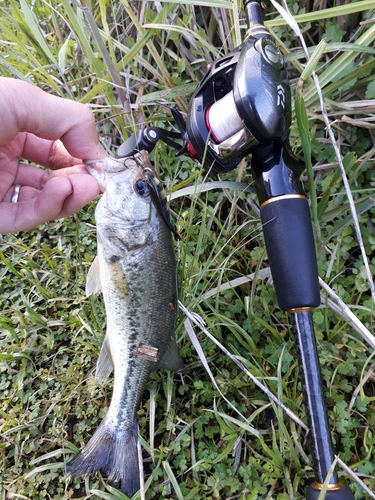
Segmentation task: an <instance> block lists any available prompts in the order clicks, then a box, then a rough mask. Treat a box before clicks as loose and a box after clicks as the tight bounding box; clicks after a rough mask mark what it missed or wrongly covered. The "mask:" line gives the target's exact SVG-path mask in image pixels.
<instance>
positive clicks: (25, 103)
mask: <svg viewBox="0 0 375 500" xmlns="http://www.w3.org/2000/svg"><path fill="white" fill-rule="evenodd" d="M0 95H1V99H0V116H1V121H0V147H1V146H3V145H5V144H8V143H9V142H10V141H11V140H12V139H14V138H15V137H16V135H17V134H18V133H19V132H31V133H33V134H35V135H37V136H39V137H42V138H44V139H50V140H53V141H55V140H57V139H60V140H61V141H62V142H63V143H64V145H65V147H66V149H67V150H68V151H69V153H70V154H71V155H72V156H74V157H76V158H81V159H86V158H101V157H103V156H105V153H104V150H103V149H102V148H101V146H100V145H99V139H98V135H97V132H96V128H95V120H94V116H93V114H92V112H91V111H90V109H89V108H88V107H87V106H85V105H84V104H80V103H78V102H75V101H71V100H68V99H63V98H61V97H56V96H53V95H50V94H47V93H46V92H43V91H42V90H41V89H39V88H37V87H34V86H33V85H30V84H28V83H25V82H23V81H20V80H14V79H12V78H4V77H0Z"/></svg>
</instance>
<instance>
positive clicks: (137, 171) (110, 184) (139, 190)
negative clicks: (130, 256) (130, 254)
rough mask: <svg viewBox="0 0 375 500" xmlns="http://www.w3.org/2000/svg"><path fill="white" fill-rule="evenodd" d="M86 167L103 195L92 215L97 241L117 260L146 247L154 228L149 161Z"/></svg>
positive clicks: (95, 163)
mask: <svg viewBox="0 0 375 500" xmlns="http://www.w3.org/2000/svg"><path fill="white" fill-rule="evenodd" d="M146 160H147V161H146ZM85 164H86V167H87V169H88V170H89V172H90V174H91V175H92V176H93V177H95V179H96V180H97V181H98V183H99V184H100V186H101V189H102V190H103V191H104V194H103V196H102V197H101V199H100V201H99V203H98V205H97V208H96V211H95V219H96V225H97V234H98V241H100V242H101V243H102V244H103V245H104V246H105V247H106V248H107V250H108V251H109V252H110V253H111V255H112V256H113V255H116V256H117V257H118V256H120V255H121V254H123V252H124V251H130V250H134V249H137V248H140V247H142V246H143V245H145V244H146V243H147V241H148V240H149V238H150V236H152V231H153V228H154V225H155V220H154V219H155V218H154V217H153V215H154V214H155V210H154V208H153V198H154V194H153V191H152V189H151V188H150V177H152V178H154V179H156V178H157V177H156V173H155V170H154V169H153V167H152V166H151V164H150V163H149V162H148V157H147V158H142V156H141V157H140V158H125V159H114V158H110V157H108V158H104V159H101V160H97V161H94V160H93V161H86V162H85Z"/></svg>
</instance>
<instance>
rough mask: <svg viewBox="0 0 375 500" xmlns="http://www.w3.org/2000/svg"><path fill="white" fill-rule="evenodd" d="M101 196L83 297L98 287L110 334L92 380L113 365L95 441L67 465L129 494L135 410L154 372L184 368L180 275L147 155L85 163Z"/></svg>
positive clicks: (135, 476) (135, 469)
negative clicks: (178, 332) (177, 329)
mask: <svg viewBox="0 0 375 500" xmlns="http://www.w3.org/2000/svg"><path fill="white" fill-rule="evenodd" d="M87 167H88V169H89V171H90V173H91V174H92V175H93V176H94V177H96V178H97V180H98V182H99V184H100V185H101V187H102V190H103V191H104V194H103V196H102V198H101V200H100V201H99V203H98V205H97V208H96V211H95V219H96V227H97V239H98V256H97V259H96V260H95V261H94V263H93V265H92V267H91V269H90V272H89V274H88V278H87V286H86V293H87V294H88V295H89V294H91V293H93V292H97V291H98V290H99V289H100V288H101V289H102V292H103V299H104V304H105V310H106V320H107V330H106V336H105V340H104V342H103V346H102V349H101V353H100V356H99V360H98V365H97V372H96V380H97V381H99V382H100V383H103V382H104V381H105V380H106V379H107V377H108V376H109V374H110V372H111V371H112V368H114V384H113V394H112V399H111V403H110V406H109V409H108V411H107V414H106V415H105V417H104V419H103V421H102V422H101V424H100V426H99V427H98V429H97V430H96V432H95V433H94V435H93V437H92V438H91V439H90V441H89V442H88V443H87V444H86V446H85V447H84V448H83V450H82V451H81V452H80V453H79V454H78V455H77V456H76V457H74V458H73V460H71V461H70V462H69V463H68V465H67V472H68V474H71V475H75V476H78V475H87V474H89V473H94V472H97V471H101V472H102V473H107V475H108V482H109V483H111V484H116V483H119V482H120V483H121V490H122V491H123V492H124V493H126V494H127V495H128V496H132V495H133V494H134V493H135V492H136V491H138V489H139V487H140V484H139V466H138V458H137V438H138V424H137V421H136V412H137V410H138V409H139V405H140V401H141V398H142V394H143V391H144V388H145V385H146V383H147V380H148V377H149V374H150V372H151V371H152V370H155V369H157V368H159V367H164V368H169V369H173V370H179V369H182V368H183V363H182V360H181V358H180V356H179V354H178V350H177V346H176V341H175V337H174V320H175V315H176V311H177V273H176V263H175V255H174V249H173V243H172V236H171V232H170V229H169V227H168V225H167V224H166V221H165V214H163V211H162V210H161V209H160V200H157V199H156V193H155V191H154V190H153V189H148V187H147V183H148V182H150V172H151V173H152V176H153V177H154V178H156V174H155V171H154V170H153V169H152V167H151V165H150V164H149V162H148V157H147V153H142V154H141V155H140V157H139V158H138V159H137V161H133V162H132V161H129V159H128V160H127V161H126V165H124V163H123V162H121V161H119V160H114V159H112V158H108V159H107V158H106V159H104V160H100V161H98V162H87Z"/></svg>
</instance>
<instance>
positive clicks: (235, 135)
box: [117, 0, 354, 500]
mask: <svg viewBox="0 0 375 500" xmlns="http://www.w3.org/2000/svg"><path fill="white" fill-rule="evenodd" d="M244 9H245V13H246V20H247V27H248V29H247V32H246V34H245V37H244V41H243V43H242V44H241V45H240V46H239V47H237V48H236V49H235V50H233V51H232V52H231V53H230V54H228V55H227V56H225V57H222V58H220V59H218V60H217V61H215V62H214V63H212V64H211V65H210V66H209V68H208V70H207V73H206V75H205V76H204V78H203V80H202V81H201V82H200V84H199V85H198V86H197V89H196V91H195V93H194V94H193V97H192V99H191V102H190V105H189V109H188V113H187V120H186V125H185V123H184V120H183V118H182V116H181V115H180V114H179V112H178V111H177V110H172V113H173V116H174V119H175V121H176V124H177V125H178V127H179V129H180V134H178V133H176V132H169V131H166V130H164V129H161V128H158V127H148V128H147V129H144V130H141V131H139V132H137V133H136V134H134V135H133V136H132V137H131V138H130V139H128V141H126V142H125V143H124V144H123V145H122V146H121V147H120V148H119V149H118V151H117V156H118V157H123V156H130V155H131V154H132V153H134V152H135V151H137V150H141V149H146V150H148V151H151V150H152V149H153V147H154V146H155V144H156V142H157V141H158V140H163V141H165V142H167V143H168V144H169V145H171V146H173V147H176V148H177V149H179V151H178V153H177V155H180V154H188V155H190V156H191V157H192V158H195V159H197V160H198V161H200V162H201V164H202V165H203V167H204V168H205V169H206V170H207V172H208V173H209V175H210V176H211V177H213V178H215V177H217V175H218V174H219V173H225V172H229V171H230V170H232V169H234V168H236V167H237V166H238V164H239V162H240V161H241V160H242V159H243V158H245V157H246V156H249V155H251V169H252V175H253V178H254V181H255V187H256V192H257V196H258V200H259V204H260V215H261V221H262V227H263V233H264V240H265V245H266V250H267V254H268V260H269V264H270V268H271V274H272V278H273V283H274V287H275V291H276V297H277V301H278V304H279V307H280V309H281V310H283V311H285V312H287V313H288V314H289V315H290V317H291V324H292V330H293V333H294V337H295V344H296V350H297V356H298V366H299V372H300V379H301V382H302V390H303V398H304V404H305V408H306V416H307V421H308V428H309V434H310V441H311V454H312V460H313V470H314V477H315V480H314V482H313V483H311V484H309V486H308V487H307V491H306V500H316V499H317V498H318V497H319V494H320V493H321V490H322V489H323V485H324V482H325V480H326V478H327V477H328V476H329V474H330V477H329V481H328V487H327V492H326V496H325V498H326V499H329V500H354V495H353V493H352V491H351V490H350V488H349V487H348V486H347V485H345V484H343V483H342V482H340V481H339V477H338V472H337V470H336V468H333V470H332V471H331V467H332V464H333V463H334V450H333V444H332V438H331V433H330V427H329V422H328V415H327V410H326V405H325V400H324V392H323V385H322V377H321V370H320V365H319V358H318V352H317V346H316V339H315V333H314V325H313V320H312V311H313V309H314V308H316V307H318V306H319V305H320V290H319V280H318V269H317V259H316V252H315V244H314V236H313V229H312V223H311V218H310V211H309V204H308V199H307V196H306V193H305V191H304V189H303V185H302V182H301V174H302V172H303V171H304V169H305V166H304V164H303V163H301V161H299V160H298V159H297V158H296V157H295V156H294V155H293V154H292V152H291V150H290V146H289V128H290V124H291V93H290V85H289V82H288V78H287V73H286V66H285V63H284V60H283V57H282V54H281V52H280V50H279V49H278V47H277V45H276V43H275V40H274V38H273V36H272V35H271V34H270V32H269V31H268V30H267V28H266V26H265V25H264V22H263V8H262V4H261V1H260V0H244ZM179 137H180V138H182V145H181V144H179V143H176V139H178V138H179Z"/></svg>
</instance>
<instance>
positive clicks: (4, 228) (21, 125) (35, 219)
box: [0, 77, 107, 233]
mask: <svg viewBox="0 0 375 500" xmlns="http://www.w3.org/2000/svg"><path fill="white" fill-rule="evenodd" d="M0 97H1V99H0V117H1V120H0V233H7V232H16V231H25V230H28V229H31V228H33V227H35V226H37V225H39V224H41V223H43V222H46V221H48V220H51V219H58V218H60V217H65V216H67V215H71V214H73V213H75V212H77V211H78V210H80V209H81V208H82V207H83V206H84V205H86V203H88V202H89V201H91V200H92V199H94V198H95V197H96V196H97V195H98V194H99V187H98V184H97V182H96V180H95V179H94V178H93V177H92V176H91V175H90V174H89V173H88V172H87V170H86V168H85V167H84V165H83V163H82V160H84V159H97V158H103V157H105V156H107V155H106V153H105V151H104V149H103V148H102V147H101V146H100V145H99V140H98V136H97V133H96V129H95V121H94V117H93V114H92V113H91V111H90V110H89V109H88V108H87V107H86V106H84V105H83V104H79V103H77V102H74V101H70V100H67V99H62V98H59V97H55V96H52V95H50V94H47V93H45V92H43V91H42V90H40V89H38V88H37V87H34V86H32V85H29V84H27V83H25V82H22V81H20V80H13V79H11V78H2V77H0ZM20 158H23V159H24V160H28V161H30V162H33V163H36V164H38V165H41V166H43V167H47V168H49V169H51V170H53V172H51V173H48V172H46V171H45V170H43V169H41V168H38V167H34V166H31V165H26V164H24V163H22V162H21V161H20ZM15 186H20V188H16V189H15ZM18 190H19V194H18V199H17V191H18ZM12 197H13V202H12Z"/></svg>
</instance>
